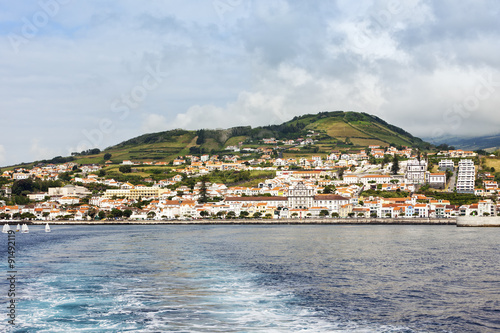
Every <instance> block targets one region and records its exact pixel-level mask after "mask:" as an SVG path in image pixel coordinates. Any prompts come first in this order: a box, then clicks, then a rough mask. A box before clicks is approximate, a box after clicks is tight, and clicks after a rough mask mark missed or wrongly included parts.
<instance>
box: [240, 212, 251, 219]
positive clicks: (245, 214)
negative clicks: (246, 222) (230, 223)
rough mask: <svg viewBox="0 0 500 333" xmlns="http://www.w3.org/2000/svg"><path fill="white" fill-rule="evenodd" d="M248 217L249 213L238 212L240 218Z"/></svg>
mask: <svg viewBox="0 0 500 333" xmlns="http://www.w3.org/2000/svg"><path fill="white" fill-rule="evenodd" d="M248 215H250V213H248V212H247V211H243V212H240V218H245V217H248Z"/></svg>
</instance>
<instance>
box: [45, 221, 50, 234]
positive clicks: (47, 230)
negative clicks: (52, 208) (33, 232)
mask: <svg viewBox="0 0 500 333" xmlns="http://www.w3.org/2000/svg"><path fill="white" fill-rule="evenodd" d="M45 232H50V226H49V224H48V223H47V224H46V225H45Z"/></svg>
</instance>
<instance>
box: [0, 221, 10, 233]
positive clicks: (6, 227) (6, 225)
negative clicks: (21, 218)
mask: <svg viewBox="0 0 500 333" xmlns="http://www.w3.org/2000/svg"><path fill="white" fill-rule="evenodd" d="M9 230H10V227H9V225H8V224H7V223H5V224H4V225H3V228H2V232H3V233H4V234H6V233H8V232H9Z"/></svg>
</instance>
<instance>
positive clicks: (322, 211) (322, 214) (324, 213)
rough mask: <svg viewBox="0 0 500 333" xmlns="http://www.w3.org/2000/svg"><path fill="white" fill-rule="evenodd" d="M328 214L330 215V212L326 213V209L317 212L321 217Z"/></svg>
mask: <svg viewBox="0 0 500 333" xmlns="http://www.w3.org/2000/svg"><path fill="white" fill-rule="evenodd" d="M328 215H330V213H328V211H327V210H326V209H322V210H321V211H320V212H319V216H321V217H324V216H328Z"/></svg>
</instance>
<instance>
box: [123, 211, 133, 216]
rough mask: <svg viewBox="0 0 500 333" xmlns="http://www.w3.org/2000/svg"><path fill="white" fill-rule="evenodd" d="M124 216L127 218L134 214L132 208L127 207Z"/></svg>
mask: <svg viewBox="0 0 500 333" xmlns="http://www.w3.org/2000/svg"><path fill="white" fill-rule="evenodd" d="M123 216H125V217H126V218H129V217H130V216H132V210H130V209H125V210H124V211H123Z"/></svg>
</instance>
